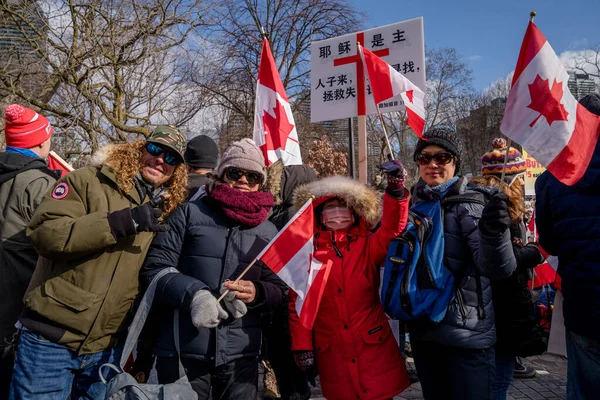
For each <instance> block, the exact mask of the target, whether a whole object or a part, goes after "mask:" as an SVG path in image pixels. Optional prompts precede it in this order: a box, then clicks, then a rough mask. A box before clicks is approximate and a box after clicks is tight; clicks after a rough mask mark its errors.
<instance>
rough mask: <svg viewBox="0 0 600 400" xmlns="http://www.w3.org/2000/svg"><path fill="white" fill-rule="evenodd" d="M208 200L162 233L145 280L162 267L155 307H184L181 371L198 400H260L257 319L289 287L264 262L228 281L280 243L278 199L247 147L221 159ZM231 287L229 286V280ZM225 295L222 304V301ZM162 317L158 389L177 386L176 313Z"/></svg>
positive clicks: (177, 216)
mask: <svg viewBox="0 0 600 400" xmlns="http://www.w3.org/2000/svg"><path fill="white" fill-rule="evenodd" d="M216 175H217V177H218V178H216V179H211V180H210V181H209V183H208V184H207V185H206V190H205V193H206V194H205V195H204V196H202V197H201V198H199V199H197V200H193V201H191V202H188V203H185V204H184V205H183V206H181V207H180V208H178V209H177V210H176V211H175V212H174V213H173V214H172V215H171V216H170V217H169V219H168V220H167V224H168V226H169V228H170V229H169V231H168V232H164V233H161V234H158V235H157V236H156V237H155V239H154V241H153V242H152V245H151V246H150V250H149V251H148V256H147V259H146V262H145V264H144V267H143V269H142V273H141V279H142V282H144V283H146V284H148V283H149V282H151V280H152V279H153V277H154V276H155V275H156V274H157V273H158V272H159V271H160V270H161V269H163V268H168V267H175V268H177V269H178V270H179V271H180V272H181V273H172V274H167V275H165V276H164V277H162V278H161V279H160V280H159V281H158V284H157V289H156V294H155V298H154V300H155V304H156V303H158V304H162V305H166V306H168V307H171V309H173V308H178V309H179V310H180V313H179V314H180V316H179V321H180V322H179V339H180V343H181V356H182V363H183V366H184V368H185V370H186V374H187V376H188V379H189V380H190V382H191V384H192V387H193V389H194V390H195V391H196V392H197V393H198V396H199V399H208V397H209V393H210V392H211V388H212V393H213V396H214V398H219V399H223V400H225V399H232V400H233V399H236V400H237V399H255V398H256V396H257V394H258V393H257V392H258V355H259V352H260V345H261V332H260V316H261V313H263V312H268V311H270V310H272V309H273V308H275V307H276V306H278V305H279V304H280V303H281V299H282V297H283V290H284V287H285V285H284V284H283V282H282V281H281V280H280V279H279V278H278V277H277V275H275V273H273V271H271V270H270V269H269V268H268V267H266V266H265V265H264V264H263V263H262V262H260V261H259V262H256V263H255V264H254V266H253V267H252V268H250V270H249V271H248V272H247V273H246V275H244V277H243V278H242V279H241V280H239V281H238V282H237V283H233V282H231V281H232V280H235V279H236V278H238V277H239V275H240V274H241V272H242V271H243V270H244V269H245V268H246V267H247V266H248V265H249V264H250V263H251V262H252V261H253V259H254V258H255V257H256V256H257V255H258V253H259V252H260V251H261V250H262V249H263V248H264V246H265V245H266V244H267V243H268V242H269V241H270V240H271V239H272V238H273V237H275V235H276V234H277V229H276V228H275V226H274V225H273V224H272V223H271V222H269V221H268V220H267V216H268V213H269V211H270V209H271V207H272V206H273V196H272V195H271V194H270V193H268V192H264V191H262V190H261V188H262V187H263V184H264V183H265V181H266V173H265V171H264V158H263V155H262V153H261V151H260V149H259V148H258V147H257V146H256V144H254V142H252V141H251V140H250V139H243V140H241V141H239V142H234V143H233V144H232V145H231V146H230V147H229V148H228V149H227V150H226V151H225V152H224V153H223V158H222V160H221V163H220V165H219V167H218V168H217V171H216ZM230 280H231V281H230ZM225 289H228V290H229V292H228V294H227V295H226V296H225V298H224V299H223V301H222V302H220V303H219V302H217V297H219V295H220V294H221V293H222V292H224V290H225ZM168 314H169V315H164V316H163V318H162V324H161V327H160V332H159V338H158V343H157V345H156V348H155V353H156V354H157V356H158V358H157V364H156V368H157V372H158V380H159V382H161V383H171V382H174V381H176V380H177V379H178V378H179V372H178V371H179V369H178V359H177V357H176V353H175V348H174V341H173V339H174V337H173V334H174V332H173V317H172V312H169V313H168Z"/></svg>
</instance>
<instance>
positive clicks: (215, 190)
mask: <svg viewBox="0 0 600 400" xmlns="http://www.w3.org/2000/svg"><path fill="white" fill-rule="evenodd" d="M206 188H207V193H208V195H209V196H210V197H211V198H212V199H213V200H215V201H216V202H217V203H219V205H220V206H221V209H222V210H223V213H224V214H225V215H226V216H227V218H229V219H230V220H232V221H234V222H236V223H239V224H240V225H243V226H248V227H251V228H252V227H255V226H258V225H260V224H262V223H263V222H264V221H265V220H266V219H267V216H268V215H269V211H270V210H271V208H272V207H273V204H274V199H273V195H272V194H271V193H267V192H242V191H240V190H237V189H234V188H232V187H231V186H229V185H227V184H225V183H222V182H219V181H213V182H211V183H209V184H208V185H206Z"/></svg>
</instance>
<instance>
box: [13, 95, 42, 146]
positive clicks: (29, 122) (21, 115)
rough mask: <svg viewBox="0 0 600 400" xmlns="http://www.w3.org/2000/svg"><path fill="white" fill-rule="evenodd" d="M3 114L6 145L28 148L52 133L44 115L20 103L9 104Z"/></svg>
mask: <svg viewBox="0 0 600 400" xmlns="http://www.w3.org/2000/svg"><path fill="white" fill-rule="evenodd" d="M4 114H5V118H6V125H5V127H4V135H5V136H6V145H7V146H12V147H18V148H21V149H30V148H32V147H35V146H37V145H39V144H42V143H44V142H45V141H46V140H48V138H49V137H50V135H52V126H50V122H49V121H48V119H47V118H46V117H44V116H42V115H39V114H38V113H36V112H35V111H33V110H30V109H29V108H26V107H23V106H22V105H20V104H11V105H9V106H8V107H6V111H5V113H4Z"/></svg>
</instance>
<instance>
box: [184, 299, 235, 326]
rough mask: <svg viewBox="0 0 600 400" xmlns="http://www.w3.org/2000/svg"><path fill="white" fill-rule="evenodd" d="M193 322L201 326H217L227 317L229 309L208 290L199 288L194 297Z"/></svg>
mask: <svg viewBox="0 0 600 400" xmlns="http://www.w3.org/2000/svg"><path fill="white" fill-rule="evenodd" d="M191 314H192V324H194V326H195V327H196V328H198V329H200V328H216V327H217V326H218V325H219V324H220V323H221V321H222V320H225V319H227V317H228V314H227V311H225V310H224V309H223V307H221V305H220V304H219V303H217V299H216V298H215V296H213V295H212V293H211V292H209V291H208V290H198V291H197V292H196V294H195V295H194V298H193V299H192V307H191Z"/></svg>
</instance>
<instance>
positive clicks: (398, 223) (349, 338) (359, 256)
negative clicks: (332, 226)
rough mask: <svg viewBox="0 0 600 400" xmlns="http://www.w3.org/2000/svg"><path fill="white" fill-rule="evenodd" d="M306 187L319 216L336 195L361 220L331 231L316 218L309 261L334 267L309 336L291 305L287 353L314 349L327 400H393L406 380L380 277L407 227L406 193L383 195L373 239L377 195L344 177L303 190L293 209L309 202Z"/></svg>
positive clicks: (406, 382)
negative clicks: (396, 239)
mask: <svg viewBox="0 0 600 400" xmlns="http://www.w3.org/2000/svg"><path fill="white" fill-rule="evenodd" d="M306 189H309V190H308V191H309V192H310V193H308V196H310V195H311V194H312V195H314V196H315V197H316V200H315V202H314V206H315V209H316V210H317V211H316V212H318V210H319V208H318V205H319V204H322V203H323V202H324V201H325V200H327V199H329V198H332V197H341V198H344V199H345V200H346V202H347V204H348V206H349V207H350V208H352V209H353V210H354V211H355V213H356V214H357V215H358V216H359V218H360V222H359V223H358V224H357V225H354V226H353V227H352V228H351V229H350V230H347V231H336V232H329V231H324V230H322V226H321V225H320V224H319V223H318V220H319V217H318V216H316V218H315V220H316V222H315V223H316V225H317V227H316V232H318V233H317V234H316V235H315V241H314V246H315V252H314V257H315V258H316V259H317V260H320V261H325V260H327V259H330V260H333V266H332V269H331V273H330V275H329V279H328V281H327V286H326V288H325V292H324V294H323V298H322V300H321V304H320V307H319V311H318V314H317V317H316V320H315V323H314V326H313V329H312V331H310V330H307V329H305V328H304V327H303V326H302V325H301V324H300V322H299V320H298V315H297V313H296V310H295V307H294V302H293V301H291V302H290V307H289V309H290V331H291V335H292V350H314V352H315V356H316V362H317V367H318V371H319V376H320V378H321V387H322V389H323V395H324V396H325V398H327V399H328V400H334V399H340V400H348V399H372V400H376V399H388V398H391V397H393V396H395V395H396V394H398V393H400V392H401V391H403V390H404V389H406V388H407V387H408V386H409V385H410V381H409V379H408V375H407V373H406V367H405V364H404V360H403V359H402V355H401V353H400V349H399V347H398V344H397V342H396V340H395V338H394V336H393V334H392V331H391V328H390V325H389V323H388V318H387V316H386V315H385V313H384V312H383V308H382V305H381V300H380V298H379V276H380V275H379V272H380V267H381V265H382V264H383V262H384V260H385V256H386V254H387V248H388V245H389V243H390V241H391V240H392V239H393V238H394V237H396V236H397V235H398V234H399V233H400V232H402V230H403V229H404V227H405V225H406V220H407V216H408V200H409V199H408V195H407V196H406V197H405V198H403V199H400V200H395V199H393V198H392V197H390V196H388V195H387V194H386V195H385V196H384V208H383V219H382V223H381V226H380V227H379V229H377V231H376V232H375V233H371V232H370V231H369V230H368V229H367V228H368V227H370V226H372V225H374V224H375V223H376V220H377V218H378V216H379V215H380V214H379V213H380V209H381V208H380V207H381V206H380V200H379V197H378V195H377V194H375V192H373V191H372V190H370V189H368V188H366V187H365V186H364V185H362V184H360V183H358V182H356V181H352V180H350V179H348V178H341V177H333V178H326V179H323V180H321V181H318V182H313V183H312V184H309V185H307V186H305V187H301V188H300V189H299V190H298V191H297V192H296V197H297V204H298V203H302V202H303V200H304V199H305V198H306V195H307V194H306V193H304V194H303V193H302V191H303V190H306ZM332 239H335V245H336V246H337V248H338V250H339V252H340V254H341V257H340V256H339V255H338V254H337V252H336V251H335V248H334V244H333V240H332Z"/></svg>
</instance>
